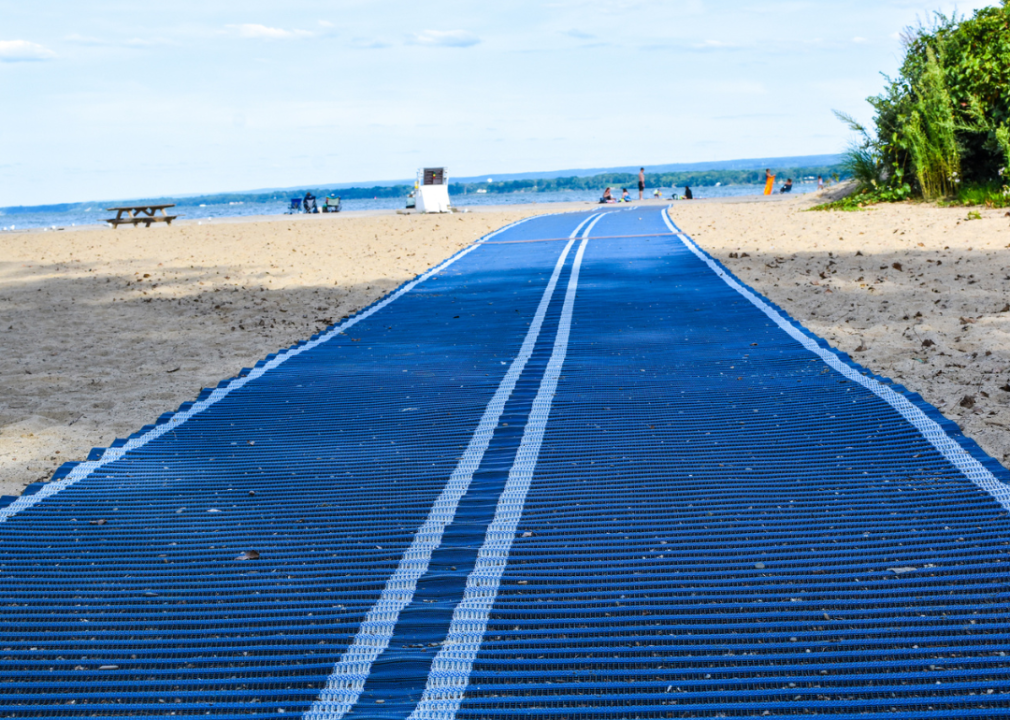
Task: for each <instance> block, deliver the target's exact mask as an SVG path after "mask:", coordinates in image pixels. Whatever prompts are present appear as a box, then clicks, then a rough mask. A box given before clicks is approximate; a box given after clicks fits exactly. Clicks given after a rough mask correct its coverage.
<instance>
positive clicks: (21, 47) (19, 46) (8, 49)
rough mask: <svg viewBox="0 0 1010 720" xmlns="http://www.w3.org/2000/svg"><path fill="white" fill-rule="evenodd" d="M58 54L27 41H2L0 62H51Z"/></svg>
mask: <svg viewBox="0 0 1010 720" xmlns="http://www.w3.org/2000/svg"><path fill="white" fill-rule="evenodd" d="M54 57H56V53H54V52H53V51H52V50H50V49H49V48H47V47H43V46H42V45H38V44H37V43H33V42H28V41H27V40H0V62H30V61H32V60H51V59H52V58H54Z"/></svg>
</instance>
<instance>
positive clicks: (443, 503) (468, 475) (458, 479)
mask: <svg viewBox="0 0 1010 720" xmlns="http://www.w3.org/2000/svg"><path fill="white" fill-rule="evenodd" d="M593 218H594V216H590V217H588V218H586V219H585V220H583V221H582V222H581V223H579V225H578V227H576V228H575V230H574V231H572V234H571V235H570V236H569V239H568V245H566V246H565V248H564V249H563V250H562V251H561V255H560V257H559V258H558V261H557V263H556V265H555V266H554V273H553V274H552V275H551V278H550V281H549V282H548V283H547V287H546V289H545V290H544V294H543V297H542V298H541V299H540V305H539V306H538V307H537V311H536V314H535V315H534V317H533V322H532V323H531V324H530V329H529V330H528V331H527V333H526V338H525V339H524V341H523V344H522V347H521V348H520V350H519V353H518V354H517V355H516V358H515V360H513V361H512V364H511V366H510V367H509V369H508V372H507V373H506V374H505V377H504V378H502V381H501V383H500V384H499V385H498V390H497V391H496V392H495V394H494V396H493V397H492V398H491V401H490V402H489V403H488V405H487V408H486V409H485V410H484V416H483V417H482V418H481V420H480V423H479V424H478V425H477V429H476V430H475V431H474V434H473V436H472V437H471V438H470V443H469V445H468V446H467V448H466V451H465V452H464V453H463V456H462V457H461V458H460V460H459V463H458V464H457V465H456V469H455V470H454V471H453V473H452V475H451V476H450V477H449V481H448V483H446V486H445V488H444V489H443V490H442V493H441V494H440V495H439V497H438V499H437V500H436V501H435V504H434V505H433V506H432V508H431V511H430V512H429V514H428V518H427V519H426V520H425V522H424V524H423V525H422V526H421V528H420V529H419V530H418V531H417V534H416V535H415V536H414V540H413V542H412V543H411V545H410V547H409V548H408V549H407V551H406V552H405V553H404V555H403V558H402V559H401V560H400V564H399V565H398V566H397V568H396V571H395V572H394V573H393V574H392V576H390V578H389V580H387V581H386V586H385V587H384V588H383V590H382V594H381V595H380V596H379V599H378V600H377V601H376V603H375V605H373V606H372V608H371V610H369V612H368V615H366V616H365V620H364V622H363V623H362V624H361V627H360V628H359V629H358V632H357V633H356V634H355V636H354V640H353V641H352V643H351V646H350V647H349V648H348V649H347V650H346V651H345V652H344V654H343V655H342V656H341V658H340V660H338V661H337V663H336V665H334V667H333V670H332V672H331V673H330V676H329V677H328V678H327V680H326V686H325V687H324V688H323V690H322V691H321V692H320V694H319V697H318V698H317V699H316V700H315V702H313V703H312V706H311V707H310V708H309V709H308V711H306V713H305V715H304V716H303V717H304V718H306V720H323V719H324V718H325V719H326V720H339V718H342V717H343V716H344V715H345V714H347V713H348V712H350V710H351V708H352V707H353V706H354V704H355V703H357V701H358V698H359V697H361V693H362V691H363V690H364V688H365V682H366V681H367V680H368V676H369V674H370V673H371V671H372V665H373V664H374V663H375V661H376V659H377V658H378V657H379V655H381V654H382V653H383V652H384V651H385V650H386V648H387V647H388V646H389V642H390V639H391V638H392V637H393V631H394V630H395V628H396V623H397V621H398V620H399V618H400V613H401V612H402V611H403V610H404V608H406V607H407V606H408V605H410V603H411V602H412V601H413V599H414V592H415V591H416V590H417V581H418V580H419V579H420V578H421V576H422V575H424V574H425V573H426V572H427V571H428V564H429V563H430V562H431V556H432V553H434V551H435V550H436V549H437V548H438V547H439V545H441V543H442V536H443V534H444V532H445V528H446V527H447V526H448V525H449V524H450V523H452V521H453V519H454V518H455V515H456V510H457V508H458V506H459V502H460V500H461V499H462V497H463V496H464V495H465V494H466V492H467V490H468V489H469V487H470V482H471V481H472V480H473V473H474V471H475V470H476V469H477V468H478V467H479V466H480V464H481V460H482V459H483V457H484V453H485V451H486V450H487V448H488V445H489V444H490V443H491V438H492V436H493V435H494V430H495V428H496V427H497V426H498V421H499V420H500V419H501V415H502V412H503V411H504V409H505V403H506V402H507V401H508V399H509V397H511V395H512V391H513V390H514V389H515V385H516V383H517V382H518V380H519V377H520V376H521V375H522V373H523V370H524V369H525V367H526V364H527V362H528V361H529V359H530V357H531V356H532V354H533V349H534V347H535V346H536V343H537V340H538V338H539V337H540V330H541V328H542V326H543V321H544V318H545V317H546V315H547V308H548V307H549V305H550V303H551V298H552V297H553V296H554V290H555V288H556V287H557V284H558V278H559V277H560V276H561V270H562V268H563V267H564V265H565V261H566V260H567V259H568V254H569V252H570V251H571V249H572V245H573V244H574V243H575V239H576V237H577V236H578V234H579V232H580V231H581V230H582V228H583V227H585V226H586V225H587V224H588V223H590V221H592V220H593Z"/></svg>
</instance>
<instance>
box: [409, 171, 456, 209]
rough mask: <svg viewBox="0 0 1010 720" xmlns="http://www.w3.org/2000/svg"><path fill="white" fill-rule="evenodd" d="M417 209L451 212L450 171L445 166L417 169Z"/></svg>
mask: <svg viewBox="0 0 1010 720" xmlns="http://www.w3.org/2000/svg"><path fill="white" fill-rule="evenodd" d="M416 192H417V196H416V198H417V211H418V212H423V213H445V212H449V211H450V210H449V173H448V172H446V169H445V168H421V169H420V170H418V171H417V190H416Z"/></svg>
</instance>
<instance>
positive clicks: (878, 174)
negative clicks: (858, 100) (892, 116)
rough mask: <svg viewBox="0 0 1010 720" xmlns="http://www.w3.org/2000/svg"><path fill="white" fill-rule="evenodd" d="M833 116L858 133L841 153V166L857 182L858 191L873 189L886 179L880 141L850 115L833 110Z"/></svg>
mask: <svg viewBox="0 0 1010 720" xmlns="http://www.w3.org/2000/svg"><path fill="white" fill-rule="evenodd" d="M835 116H836V117H837V118H838V119H839V120H841V121H842V122H843V123H845V124H846V125H848V126H849V129H850V130H852V131H853V132H856V133H858V134H859V135H860V140H859V141H857V142H854V143H852V144H851V145H850V146H849V148H848V149H847V150H846V151H845V152H844V153H842V162H841V167H842V168H843V169H844V170H845V172H846V173H848V174H849V176H851V177H852V179H854V180H855V181H856V183H857V184H858V191H870V190H874V189H876V188H878V187H880V186H881V185H883V184H884V182H885V181H886V180H887V174H886V172H885V167H884V162H883V155H882V153H881V149H880V143H879V142H878V141H877V140H876V138H874V137H873V136H872V135H870V133H869V131H868V130H867V129H866V128H865V127H864V126H863V125H862V124H860V123H859V122H858V121H857V120H856V119H855V118H853V117H852V116H851V115H847V114H845V113H843V112H840V111H838V110H835Z"/></svg>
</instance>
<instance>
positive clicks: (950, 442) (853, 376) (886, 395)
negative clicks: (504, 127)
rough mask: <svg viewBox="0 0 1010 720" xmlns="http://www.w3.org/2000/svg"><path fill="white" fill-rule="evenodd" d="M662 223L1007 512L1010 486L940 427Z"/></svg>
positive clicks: (1009, 507) (668, 224) (723, 276)
mask: <svg viewBox="0 0 1010 720" xmlns="http://www.w3.org/2000/svg"><path fill="white" fill-rule="evenodd" d="M663 220H664V222H666V226H667V227H668V228H670V232H672V233H674V234H676V235H677V236H678V237H679V239H680V241H681V242H682V243H684V245H685V246H687V249H688V250H690V251H691V252H693V253H694V254H695V255H696V256H697V257H698V259H699V260H701V261H702V262H703V263H705V264H706V265H708V266H709V268H711V270H712V272H714V273H715V274H716V275H718V276H719V278H720V279H721V280H722V281H723V282H724V283H726V284H727V285H729V286H730V287H731V288H733V289H734V290H736V291H737V292H738V293H740V294H741V295H743V296H744V297H745V298H747V300H749V301H750V302H751V303H752V304H753V305H754V306H755V307H756V308H758V309H759V310H760V311H761V312H763V313H764V314H765V315H767V316H768V317H769V318H771V320H772V321H773V322H774V323H775V324H776V325H778V326H779V327H780V328H782V329H783V330H784V331H785V332H786V333H787V334H788V335H789V336H790V337H791V338H793V339H794V340H796V341H797V342H798V343H800V344H801V345H802V346H803V347H804V348H806V349H807V350H809V351H810V352H812V353H814V354H815V355H817V356H818V357H819V358H820V359H821V360H823V361H824V362H825V363H826V364H827V365H829V366H830V367H831V368H832V369H833V370H836V371H837V372H839V373H841V374H842V375H844V376H845V377H846V378H848V379H849V380H851V381H853V382H856V383H859V384H860V385H862V386H863V387H864V388H866V389H867V390H869V391H870V392H872V393H873V394H874V395H876V396H877V397H879V398H880V399H882V400H884V401H885V402H886V403H887V404H888V405H890V406H891V407H893V408H894V409H895V410H897V411H898V412H899V413H900V414H901V415H902V417H904V418H905V419H906V420H908V422H910V423H911V424H912V425H913V426H914V427H915V428H916V429H917V430H918V431H919V432H920V433H922V436H923V437H924V438H926V440H927V441H928V442H929V444H930V445H932V446H933V447H935V448H936V449H937V450H938V451H939V452H940V454H941V455H943V456H944V457H945V458H947V460H948V461H949V462H950V463H951V464H952V465H953V466H954V467H956V468H957V469H958V470H960V471H961V472H962V473H964V475H965V477H967V478H968V479H969V480H971V481H972V482H973V483H975V485H977V486H978V487H980V488H981V489H982V490H985V491H986V492H987V493H989V494H990V495H991V496H992V497H993V498H995V499H996V501H997V502H999V504H1000V505H1002V506H1003V507H1004V508H1005V509H1006V510H1010V486H1007V485H1005V484H1003V483H1001V482H1000V481H999V480H997V479H996V476H995V475H993V474H992V473H991V472H989V471H988V470H987V469H986V468H985V466H984V465H983V464H982V463H980V462H979V461H978V460H976V459H975V458H973V457H972V456H971V455H970V454H968V452H967V451H966V450H965V449H964V448H963V447H961V445H960V444H959V443H958V442H957V441H956V440H954V439H953V438H952V437H950V436H949V435H948V434H947V433H946V432H944V429H943V428H942V427H940V424H939V423H937V422H936V421H935V420H933V419H931V418H930V417H929V416H928V415H926V413H924V412H923V411H922V410H921V409H920V408H918V407H917V406H916V405H915V404H913V403H912V402H911V401H910V400H909V399H908V398H906V397H904V396H902V395H901V394H899V393H896V392H895V391H894V390H892V389H891V388H889V387H887V386H886V385H884V384H883V383H881V382H879V381H877V380H874V379H873V378H871V377H867V376H866V375H863V374H862V373H860V372H859V371H857V370H856V369H854V368H853V367H851V366H849V365H847V364H846V363H844V362H842V360H841V359H840V358H839V357H838V355H836V354H835V353H833V352H832V351H830V350H825V349H824V348H822V347H821V346H820V345H818V344H817V343H816V342H815V341H814V340H813V339H812V338H811V337H810V336H808V335H807V334H806V333H804V332H803V331H801V330H800V329H799V328H797V327H796V326H795V325H794V324H793V323H791V322H790V321H789V320H787V319H786V318H784V317H783V316H782V315H781V314H780V313H778V312H776V311H775V310H774V309H773V308H772V307H771V306H770V305H768V303H766V302H764V300H762V299H761V298H760V297H758V296H757V295H755V294H754V293H752V292H751V291H750V290H748V289H747V288H746V287H744V286H743V285H741V284H740V283H738V282H737V281H736V280H734V279H733V278H732V277H730V276H729V275H728V274H727V273H726V271H724V270H723V269H722V268H721V267H719V266H718V265H717V264H716V262H715V261H714V260H712V258H710V257H709V256H708V254H707V253H705V252H704V251H703V250H701V249H700V248H699V247H698V246H697V245H696V244H695V243H694V241H693V240H691V238H689V237H688V236H687V235H685V234H684V233H682V232H680V230H678V229H677V228H676V227H675V226H674V224H673V223H672V222H670V218H669V216H668V215H667V213H666V212H663Z"/></svg>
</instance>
